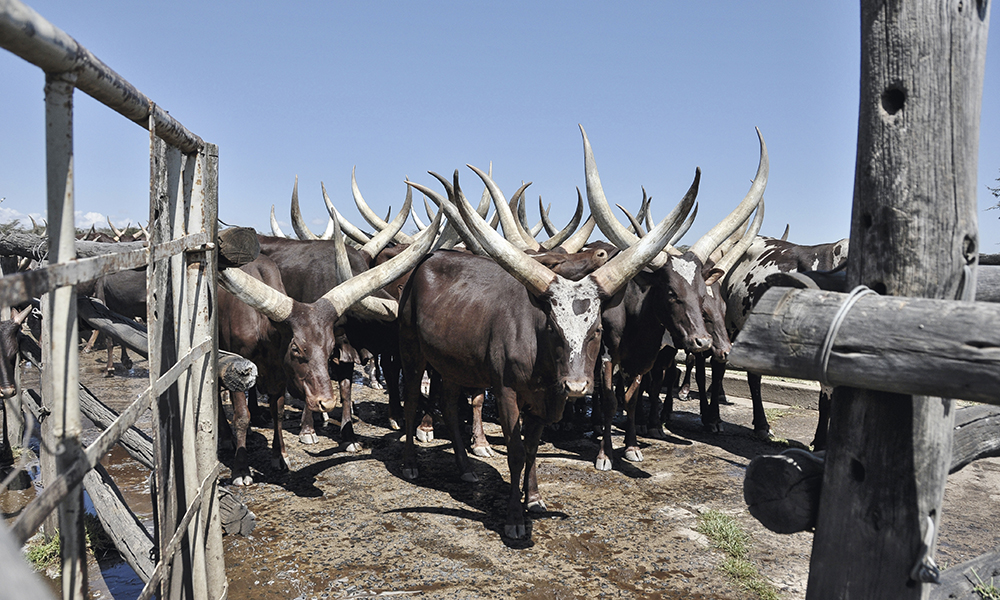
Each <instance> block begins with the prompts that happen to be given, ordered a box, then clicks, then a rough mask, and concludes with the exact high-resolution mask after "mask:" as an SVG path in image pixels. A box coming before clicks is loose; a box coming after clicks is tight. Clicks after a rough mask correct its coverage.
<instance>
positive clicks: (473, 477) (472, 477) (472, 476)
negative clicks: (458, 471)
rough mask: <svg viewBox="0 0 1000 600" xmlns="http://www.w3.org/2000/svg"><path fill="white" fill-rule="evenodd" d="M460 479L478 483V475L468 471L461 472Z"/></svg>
mask: <svg viewBox="0 0 1000 600" xmlns="http://www.w3.org/2000/svg"><path fill="white" fill-rule="evenodd" d="M462 481H467V482H469V483H479V476H478V475H476V474H475V473H473V472H472V471H469V472H468V473H462Z"/></svg>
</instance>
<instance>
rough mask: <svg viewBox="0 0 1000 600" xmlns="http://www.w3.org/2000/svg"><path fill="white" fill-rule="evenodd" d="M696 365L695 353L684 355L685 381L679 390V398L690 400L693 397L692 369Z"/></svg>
mask: <svg viewBox="0 0 1000 600" xmlns="http://www.w3.org/2000/svg"><path fill="white" fill-rule="evenodd" d="M694 366H695V358H694V354H693V353H691V352H688V353H687V354H686V355H685V356H684V381H683V382H681V387H680V389H679V390H677V399H678V400H689V399H690V398H691V370H692V369H693V368H694Z"/></svg>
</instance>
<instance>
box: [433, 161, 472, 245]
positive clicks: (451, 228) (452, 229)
mask: <svg viewBox="0 0 1000 600" xmlns="http://www.w3.org/2000/svg"><path fill="white" fill-rule="evenodd" d="M428 173H429V174H430V175H431V177H433V178H435V179H437V180H438V181H440V182H441V185H443V186H444V189H445V191H446V192H447V194H448V200H449V202H450V203H453V202H454V197H455V188H454V187H453V186H452V185H451V182H450V181H448V180H447V179H446V178H444V177H443V176H441V175H438V174H437V173H435V172H433V171H428ZM459 192H461V190H459ZM461 222H462V219H461V218H458V219H457V220H452V219H451V218H449V219H448V224H447V225H445V227H444V232H442V233H441V237H440V238H439V239H438V241H437V242H436V243H435V244H434V249H435V250H439V249H441V248H446V249H447V248H454V247H455V245H456V244H458V243H459V242H460V241H462V240H463V239H464V237H465V236H464V235H463V232H461V231H459V230H458V227H460V226H461V225H460V223H461Z"/></svg>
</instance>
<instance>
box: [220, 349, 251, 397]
mask: <svg viewBox="0 0 1000 600" xmlns="http://www.w3.org/2000/svg"><path fill="white" fill-rule="evenodd" d="M256 382H257V365H255V364H253V361H249V360H247V359H245V358H243V357H242V356H240V355H238V354H232V353H230V352H224V351H222V350H220V351H219V385H221V386H222V387H223V388H224V389H227V390H229V391H230V392H245V391H247V390H249V389H250V388H252V387H253V386H254V383H256Z"/></svg>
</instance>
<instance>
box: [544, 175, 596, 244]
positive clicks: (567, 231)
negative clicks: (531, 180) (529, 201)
mask: <svg viewBox="0 0 1000 600" xmlns="http://www.w3.org/2000/svg"><path fill="white" fill-rule="evenodd" d="M538 204H539V207H541V198H539V199H538ZM582 217H583V196H581V195H580V190H579V189H577V190H576V211H575V212H574V213H573V218H571V219H570V220H569V223H567V224H566V226H565V227H563V228H562V229H561V230H559V231H557V232H556V233H555V234H553V235H552V237H550V238H549V239H547V240H545V241H544V242H542V243H541V246H542V248H544V249H546V250H552V249H553V248H555V247H556V246H559V245H560V244H562V243H563V242H565V241H566V240H568V239H569V238H570V236H571V235H573V232H574V231H576V228H577V227H579V226H580V219H581V218H582ZM542 218H543V219H544V220H548V215H545V214H544V213H543V216H542ZM546 230H547V229H546ZM591 231H593V227H591ZM587 237H588V238H589V237H590V233H588V234H587ZM586 243H587V241H586V240H584V242H583V244H580V247H581V248H582V247H583V246H584V245H585V244H586ZM563 247H564V248H565V246H563Z"/></svg>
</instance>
